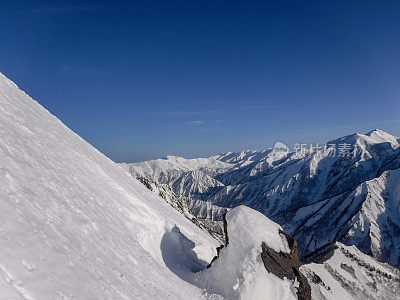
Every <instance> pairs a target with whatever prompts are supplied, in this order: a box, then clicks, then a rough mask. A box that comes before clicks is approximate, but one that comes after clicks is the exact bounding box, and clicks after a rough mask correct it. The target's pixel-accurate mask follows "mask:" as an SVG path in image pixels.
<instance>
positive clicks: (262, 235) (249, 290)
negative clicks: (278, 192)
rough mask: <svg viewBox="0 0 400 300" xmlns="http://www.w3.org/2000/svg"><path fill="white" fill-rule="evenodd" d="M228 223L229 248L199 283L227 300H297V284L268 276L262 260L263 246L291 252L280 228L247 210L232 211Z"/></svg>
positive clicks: (240, 207) (251, 210)
mask: <svg viewBox="0 0 400 300" xmlns="http://www.w3.org/2000/svg"><path fill="white" fill-rule="evenodd" d="M226 221H227V230H228V236H229V244H228V245H227V246H226V247H224V248H223V249H222V250H221V252H220V255H219V257H218V258H217V259H216V260H215V261H214V262H213V263H212V265H211V267H210V268H209V269H207V270H205V271H202V272H201V273H200V274H198V279H197V280H198V281H199V282H201V281H204V282H205V288H206V289H207V290H209V291H212V292H214V293H216V294H219V295H222V296H223V297H224V298H226V299H297V296H296V286H295V285H296V284H295V283H294V282H293V281H291V280H289V279H287V278H285V279H283V280H282V279H280V278H279V277H277V276H275V275H274V274H272V273H269V272H268V271H267V270H266V269H265V267H264V264H263V262H262V259H261V244H262V243H265V244H266V245H267V246H268V247H270V248H272V249H274V250H275V251H277V252H285V253H289V252H290V249H289V245H288V243H287V240H286V238H285V236H284V235H282V234H280V233H279V230H280V229H281V227H280V226H279V225H278V224H276V223H274V222H272V221H271V220H269V219H268V218H266V217H265V216H264V215H262V214H261V213H259V212H257V211H255V210H253V209H250V208H248V207H245V206H239V207H236V208H234V209H232V210H231V211H229V212H228V213H227V215H226Z"/></svg>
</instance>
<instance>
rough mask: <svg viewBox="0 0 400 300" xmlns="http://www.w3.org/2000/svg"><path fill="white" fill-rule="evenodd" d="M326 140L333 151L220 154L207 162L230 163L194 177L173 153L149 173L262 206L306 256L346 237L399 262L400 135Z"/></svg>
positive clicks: (197, 195)
mask: <svg viewBox="0 0 400 300" xmlns="http://www.w3.org/2000/svg"><path fill="white" fill-rule="evenodd" d="M327 144H328V145H329V147H328V151H326V150H324V149H319V150H318V151H309V150H306V151H303V152H302V153H300V154H299V153H289V154H288V155H287V156H286V157H284V158H282V156H276V155H275V153H274V151H272V150H265V151H243V152H239V153H227V154H222V155H217V156H214V157H212V158H209V159H203V160H205V161H207V160H211V159H217V160H221V161H222V162H224V163H226V164H229V165H230V168H228V169H226V168H220V167H219V165H218V166H216V167H215V169H213V168H212V162H210V164H209V165H208V166H207V168H205V169H201V168H194V169H193V168H192V169H191V170H190V172H194V171H199V172H202V173H203V174H204V176H197V177H194V176H188V171H184V170H181V169H179V168H175V167H173V165H174V162H173V161H172V160H171V159H169V158H168V159H167V161H169V162H170V167H169V168H168V169H164V170H162V171H161V172H159V173H157V174H158V175H157V176H156V177H154V173H152V171H151V170H148V174H149V175H147V176H148V177H149V178H151V180H154V181H155V182H158V178H163V181H162V182H163V184H168V185H169V186H170V187H171V188H172V190H173V191H174V192H175V193H176V195H177V196H178V197H180V196H190V197H191V198H192V199H195V200H202V201H204V202H209V203H211V204H213V205H217V206H220V207H228V208H229V207H235V206H236V205H238V204H239V203H243V204H245V205H247V206H249V207H252V208H254V209H256V210H258V211H260V212H262V213H263V214H265V215H266V216H267V217H269V218H271V219H272V220H274V221H275V222H277V223H279V224H281V225H282V227H283V228H284V229H285V230H286V231H288V232H289V233H291V234H292V235H294V237H295V238H296V239H297V240H298V242H299V247H300V254H301V255H302V257H307V256H308V255H311V254H312V253H313V252H314V251H317V250H318V249H321V248H323V247H325V246H328V245H329V244H331V243H333V242H336V241H341V242H343V243H345V244H349V245H356V246H357V247H358V248H359V249H360V250H362V251H363V252H364V253H367V254H371V255H373V256H374V257H376V258H378V259H382V260H387V261H389V262H391V263H392V264H396V265H400V260H399V258H400V246H399V243H398V242H397V241H398V239H399V238H400V227H399V226H400V214H399V201H400V200H399V198H400V196H399V193H398V189H399V181H400V179H399V178H400V177H399V171H398V169H399V168H400V147H399V140H398V139H397V138H396V137H394V136H391V135H390V134H388V133H385V132H383V131H380V130H373V131H371V132H369V133H367V134H353V135H349V136H346V137H343V138H339V139H336V140H333V141H330V142H329V143H327ZM342 144H347V145H350V146H351V148H352V149H351V153H350V154H349V155H348V156H347V155H341V154H340V153H339V148H340V145H342ZM174 160H180V161H182V160H183V158H179V159H178V158H174ZM160 161H163V160H158V161H153V164H154V166H153V170H156V169H157V170H159V168H158V162H160ZM189 161H190V160H189ZM142 164H146V163H137V164H130V165H129V170H130V172H131V173H132V174H134V175H135V174H138V173H140V172H139V171H138V170H140V169H141V166H142ZM142 174H143V173H142ZM171 174H173V175H171ZM206 176H207V177H206ZM171 177H173V178H174V179H173V180H169V179H168V178H171ZM209 177H212V178H213V179H214V180H215V181H213V180H211V179H209ZM176 178H179V180H178V182H179V185H177V184H176V182H177V181H176ZM204 178H207V179H206V180H204ZM197 186H201V187H202V189H197V188H195V187H197ZM181 187H190V188H187V189H183V188H181Z"/></svg>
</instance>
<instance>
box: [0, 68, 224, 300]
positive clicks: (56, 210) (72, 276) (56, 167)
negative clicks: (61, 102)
mask: <svg viewBox="0 0 400 300" xmlns="http://www.w3.org/2000/svg"><path fill="white" fill-rule="evenodd" d="M0 135H1V139H0V177H1V180H0V199H1V200H0V291H1V293H0V298H1V299H65V298H66V299H137V298H140V299H165V298H170V299H188V298H192V299H197V298H200V297H201V295H202V294H203V291H202V290H201V289H199V288H197V287H195V286H193V285H191V284H189V283H187V282H186V281H185V280H183V279H181V278H180V277H179V276H177V275H176V274H175V273H174V272H173V271H171V269H170V268H168V266H167V264H166V262H165V260H164V259H165V257H166V255H168V253H166V252H165V251H168V248H163V247H162V246H161V245H162V241H164V242H165V241H168V238H169V236H171V232H176V230H177V229H179V231H180V233H181V235H182V236H184V237H185V238H187V239H188V240H189V241H191V243H192V244H191V245H192V248H191V251H192V252H193V256H194V258H197V259H198V260H199V261H202V260H203V261H206V262H207V261H208V262H209V261H210V260H211V259H212V257H213V256H214V255H215V253H216V252H215V247H216V246H217V245H218V242H216V241H215V240H214V239H213V238H212V237H211V236H210V235H209V234H207V232H205V231H202V230H200V229H199V227H198V226H196V225H195V224H193V223H192V222H190V221H189V220H187V219H186V218H184V217H182V216H181V215H180V214H179V212H177V211H176V210H175V209H173V208H172V207H171V206H170V205H168V204H167V203H165V201H164V200H162V199H161V198H160V197H158V196H157V195H155V194H154V193H152V192H150V191H149V190H147V189H146V188H145V187H144V186H143V185H142V184H141V183H139V182H138V181H137V180H135V179H134V178H132V176H131V175H130V174H129V173H127V172H125V171H124V170H122V169H121V168H120V167H119V166H118V165H116V164H115V163H114V162H112V161H111V160H110V159H108V158H107V157H105V156H104V155H103V154H101V153H100V152H98V151H97V150H96V149H94V148H93V147H92V146H91V145H89V144H88V143H86V142H85V141H84V140H82V139H81V138H80V137H79V136H78V135H76V134H75V133H73V132H72V131H71V130H69V129H68V128H67V127H66V126H65V125H63V124H62V123H61V122H60V121H59V120H58V119H57V118H56V117H54V116H52V115H51V114H50V113H49V112H48V111H46V110H45V109H44V108H43V107H41V106H40V105H39V104H38V103H37V102H36V101H34V100H32V99H31V98H30V97H29V96H27V95H26V94H25V93H23V92H22V91H20V90H19V89H18V87H17V86H16V85H15V84H14V83H12V82H11V81H10V80H8V79H7V78H6V77H4V76H3V75H1V74H0Z"/></svg>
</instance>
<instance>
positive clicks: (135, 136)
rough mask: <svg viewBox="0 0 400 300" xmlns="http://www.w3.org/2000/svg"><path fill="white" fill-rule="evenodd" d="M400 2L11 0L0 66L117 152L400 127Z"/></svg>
mask: <svg viewBox="0 0 400 300" xmlns="http://www.w3.org/2000/svg"><path fill="white" fill-rule="evenodd" d="M399 53H400V4H399V2H398V1H315V2H311V1H271V2H268V1H137V2H136V1H103V2H102V1H93V2H91V1H82V2H79V1H70V2H69V1H0V72H2V73H3V74H5V75H6V76H8V77H9V78H11V79H12V80H13V81H14V82H16V83H17V84H18V85H19V86H20V87H21V88H22V89H23V90H25V91H26V92H28V93H29V94H30V95H31V96H32V97H33V98H34V99H35V100H37V101H39V103H41V104H42V105H43V106H44V107H46V108H47V109H48V110H49V111H50V112H51V113H53V114H54V115H56V116H57V117H58V118H60V119H61V120H62V121H63V122H64V123H65V124H66V125H67V126H68V127H70V128H71V129H72V130H74V131H75V132H77V133H78V134H79V135H81V136H82V137H83V138H84V139H86V140H87V141H89V142H90V143H91V144H92V145H94V146H95V147H96V148H98V149H99V150H100V151H102V152H103V153H105V154H106V155H107V156H109V157H110V158H112V159H114V160H116V161H140V160H145V159H150V158H157V157H162V156H165V155H180V156H184V157H195V156H208V155H212V154H216V153H220V152H225V151H230V150H241V149H263V148H266V147H270V146H272V145H273V144H274V142H275V141H284V142H286V143H288V144H289V145H290V144H293V143H311V142H325V141H328V140H330V139H331V138H334V137H339V136H342V135H346V134H350V133H353V132H367V131H369V130H371V129H373V128H380V129H383V130H386V131H388V132H390V133H392V134H394V135H397V136H399V135H400V116H399V115H400V114H399V112H400V99H399V98H400V55H399Z"/></svg>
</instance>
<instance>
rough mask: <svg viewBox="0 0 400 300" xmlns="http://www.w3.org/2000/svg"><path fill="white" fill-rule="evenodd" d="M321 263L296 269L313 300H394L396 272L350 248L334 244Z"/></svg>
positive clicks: (399, 288)
mask: <svg viewBox="0 0 400 300" xmlns="http://www.w3.org/2000/svg"><path fill="white" fill-rule="evenodd" d="M332 248H334V249H333V250H331V251H329V253H328V254H325V256H326V257H325V258H324V259H323V260H324V261H323V262H320V263H310V264H307V265H303V266H302V267H301V268H300V269H301V271H302V272H303V274H305V275H306V276H307V277H308V281H309V282H310V284H311V286H312V298H313V299H332V300H336V299H382V300H383V299H398V298H399V292H400V284H399V280H400V271H399V269H397V268H395V267H393V266H391V265H389V264H387V263H380V262H377V261H376V260H375V259H373V258H372V257H370V256H368V255H365V254H364V253H362V252H360V251H359V250H358V249H357V248H356V247H354V246H345V245H343V244H341V243H336V245H334V247H332Z"/></svg>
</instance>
